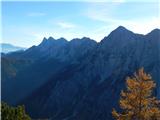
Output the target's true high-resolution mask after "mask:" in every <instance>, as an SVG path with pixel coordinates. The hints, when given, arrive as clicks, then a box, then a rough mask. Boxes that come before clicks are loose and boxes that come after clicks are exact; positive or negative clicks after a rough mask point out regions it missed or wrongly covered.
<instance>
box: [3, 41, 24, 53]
mask: <svg viewBox="0 0 160 120" xmlns="http://www.w3.org/2000/svg"><path fill="white" fill-rule="evenodd" d="M0 46H1V51H0V52H1V53H9V52H15V51H21V50H22V51H23V50H25V49H26V48H23V47H18V46H14V45H11V44H8V43H1V44H0Z"/></svg>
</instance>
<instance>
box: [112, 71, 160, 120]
mask: <svg viewBox="0 0 160 120" xmlns="http://www.w3.org/2000/svg"><path fill="white" fill-rule="evenodd" d="M126 85H127V88H126V90H125V91H123V90H122V91H121V98H120V101H119V103H120V108H121V110H122V111H121V113H118V112H117V111H116V110H115V109H113V111H112V115H113V117H114V118H115V119H116V120H160V101H158V100H157V99H156V97H153V94H152V91H153V89H154V88H155V86H156V84H155V82H154V81H153V80H152V77H151V76H150V75H149V74H146V73H145V72H144V70H143V68H141V69H140V70H139V71H138V72H137V73H135V74H134V76H133V77H128V78H127V80H126Z"/></svg>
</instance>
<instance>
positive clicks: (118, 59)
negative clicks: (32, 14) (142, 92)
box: [2, 26, 160, 120]
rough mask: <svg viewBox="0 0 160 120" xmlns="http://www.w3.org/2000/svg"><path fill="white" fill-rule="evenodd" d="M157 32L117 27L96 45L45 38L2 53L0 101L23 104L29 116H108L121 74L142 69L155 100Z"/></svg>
mask: <svg viewBox="0 0 160 120" xmlns="http://www.w3.org/2000/svg"><path fill="white" fill-rule="evenodd" d="M157 33H159V30H157V29H155V30H153V31H152V32H151V33H149V34H147V35H141V34H135V33H133V32H131V31H129V30H127V29H126V28H124V27H122V26H120V27H118V28H117V29H115V30H114V31H112V32H111V33H110V34H109V35H108V36H107V37H105V38H104V39H103V40H102V41H101V42H99V43H97V42H95V41H93V40H91V39H90V38H86V37H84V38H81V39H79V38H76V39H73V40H71V41H66V40H65V39H63V38H60V39H58V40H55V39H52V38H48V39H46V38H45V39H44V40H43V42H42V43H41V44H40V45H38V46H34V47H32V48H29V49H27V50H26V51H24V52H21V53H16V54H15V53H12V54H8V55H4V56H3V58H2V78H3V80H2V100H4V101H7V102H8V103H10V104H13V105H15V104H17V103H18V104H24V105H25V106H26V110H27V112H28V113H29V114H30V115H31V117H33V118H51V119H53V120H62V119H66V120H104V119H107V120H112V119H113V118H112V116H111V111H112V108H116V109H118V100H119V98H120V96H119V95H120V92H121V90H122V89H124V88H125V79H126V76H130V75H132V74H133V73H134V72H135V71H137V70H138V69H139V68H141V67H144V70H145V71H146V72H147V73H150V74H151V75H152V76H153V79H154V80H155V82H156V83H157V86H156V89H155V91H154V93H155V95H156V96H157V97H158V98H159V99H160V64H159V63H160V57H159V52H160V51H159V50H160V49H159V48H160V44H158V42H157V41H159V40H160V34H157ZM13 56H14V57H13ZM6 63H7V64H6ZM6 65H8V66H7V67H6ZM6 68H7V69H6Z"/></svg>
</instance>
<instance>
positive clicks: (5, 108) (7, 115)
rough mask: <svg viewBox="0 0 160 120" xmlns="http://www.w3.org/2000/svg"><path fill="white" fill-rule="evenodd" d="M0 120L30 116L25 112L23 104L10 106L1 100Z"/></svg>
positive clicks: (12, 119) (26, 118)
mask: <svg viewBox="0 0 160 120" xmlns="http://www.w3.org/2000/svg"><path fill="white" fill-rule="evenodd" d="M1 120H31V118H30V117H29V116H28V115H27V114H26V113H25V108H24V106H18V107H11V106H9V105H7V104H6V103H4V102H2V103H1Z"/></svg>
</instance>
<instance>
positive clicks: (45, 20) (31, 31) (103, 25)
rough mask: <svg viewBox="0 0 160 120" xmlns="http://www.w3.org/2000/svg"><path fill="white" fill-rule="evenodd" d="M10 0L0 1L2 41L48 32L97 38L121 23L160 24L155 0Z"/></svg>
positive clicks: (26, 42)
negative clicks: (0, 4) (139, 0)
mask: <svg viewBox="0 0 160 120" xmlns="http://www.w3.org/2000/svg"><path fill="white" fill-rule="evenodd" d="M11 1H12V0H8V1H3V2H2V16H1V17H2V41H1V42H4V43H11V44H13V45H17V46H22V47H30V46H32V45H37V44H39V43H40V42H41V41H42V39H43V37H47V38H48V37H49V36H52V37H53V38H56V39H57V38H60V37H64V38H66V39H67V40H71V39H72V38H77V37H78V38H81V37H83V36H86V37H90V38H92V39H95V40H96V41H100V40H101V39H103V37H105V36H107V35H108V34H109V33H110V32H111V31H112V30H114V29H115V28H116V27H118V26H120V25H122V26H124V27H126V28H127V29H129V30H131V31H133V32H135V33H141V34H146V33H148V32H150V31H151V30H153V29H155V28H160V2H158V0H151V1H149V0H145V1H141V2H138V1H137V2H136V1H135V0H131V1H127V0H115V1H113V0H112V1H111V0H101V1H99V2H96V1H95V0H92V2H91V0H90V1H87V2H86V1H85V0H83V2H80V1H64V0H63V1H61V0H60V1H59V2H56V1H53V0H52V1H49V0H48V1H47V2H44V1H42V0H39V1H36V0H35V1H33V0H32V1H31V0H28V1H21V2H20V1H16V2H14V1H12V2H11ZM93 1H94V2H93Z"/></svg>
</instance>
